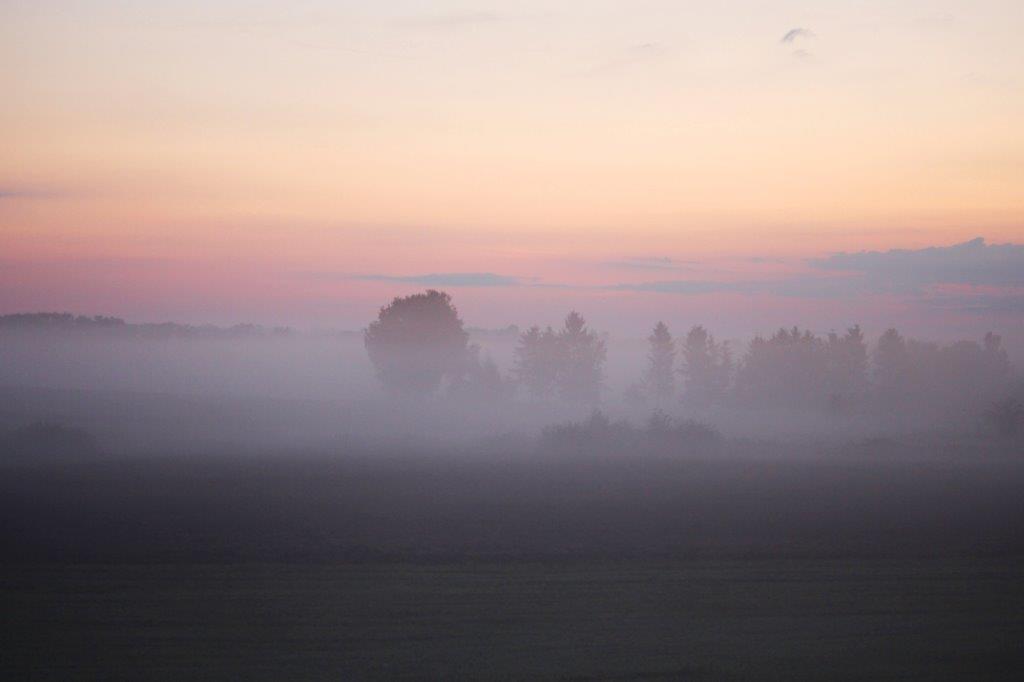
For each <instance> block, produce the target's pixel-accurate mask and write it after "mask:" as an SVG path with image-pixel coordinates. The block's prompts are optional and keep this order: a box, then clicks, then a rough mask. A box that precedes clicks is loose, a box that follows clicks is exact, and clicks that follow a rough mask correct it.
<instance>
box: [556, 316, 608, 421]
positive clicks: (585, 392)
mask: <svg viewBox="0 0 1024 682" xmlns="http://www.w3.org/2000/svg"><path fill="white" fill-rule="evenodd" d="M558 341H559V344H560V346H561V352H562V361H563V363H564V364H563V365H562V367H561V371H559V372H558V375H557V376H558V392H559V394H560V395H561V396H562V398H563V399H565V400H568V401H571V402H581V403H596V402H598V400H599V399H600V397H601V387H602V383H603V380H604V362H605V358H606V355H607V349H606V347H605V342H604V340H603V339H601V338H600V337H599V336H598V335H597V332H594V331H592V330H590V329H588V328H587V322H586V320H584V319H583V316H582V315H580V314H579V313H577V312H576V311H575V310H574V311H572V312H570V313H569V314H568V315H567V316H566V318H565V326H564V327H563V328H562V330H561V331H560V332H559V333H558Z"/></svg>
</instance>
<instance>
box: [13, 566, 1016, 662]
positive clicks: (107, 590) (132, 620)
mask: <svg viewBox="0 0 1024 682" xmlns="http://www.w3.org/2000/svg"><path fill="white" fill-rule="evenodd" d="M0 575H2V576H3V582H2V587H0V601H2V603H3V604H4V605H5V606H4V608H3V609H2V611H0V614H2V615H0V619H2V623H3V630H4V632H5V636H4V639H5V645H4V647H3V651H4V653H2V654H0V656H2V658H0V677H2V678H4V679H31V680H66V679H137V680H185V679H189V680H201V679H246V680H282V679H359V678H386V679H394V678H430V679H442V678H448V679H450V678H489V679H679V678H685V679H778V680H792V679H826V678H828V679H849V680H866V679H899V680H906V679H921V680H941V679H951V680H952V679H1017V678H1016V674H1017V673H1018V672H1019V670H1020V669H1021V666H1022V665H1024V645H1022V642H1024V616H1022V615H1021V614H1024V580H1022V579H1024V567H1022V566H1021V563H1020V561H1019V560H1016V559H1006V558H1003V559H987V560H986V559H974V560H966V559H915V560H868V561H865V560H860V561H853V560H845V561H839V560H755V561H710V560H691V561H675V562H655V561H647V562H642V561H632V562H596V561H590V562H569V563H566V562H560V563H547V564H537V563H519V562H513V563H505V564H497V563H481V564H467V563H463V564H444V565H439V564H387V565H380V564H364V565H323V564H319V565H281V564H235V565H225V564H207V565H196V564H190V565H97V564H93V565H56V564H49V565H35V566H29V565H22V566H7V567H4V568H3V569H0Z"/></svg>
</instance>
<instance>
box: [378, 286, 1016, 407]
mask: <svg viewBox="0 0 1024 682" xmlns="http://www.w3.org/2000/svg"><path fill="white" fill-rule="evenodd" d="M364 341H365V346H366V349H367V352H368V354H369V357H370V360H371V361H372V363H373V365H374V368H375V370H376V374H377V376H378V377H379V379H380V380H381V382H382V384H383V386H384V387H385V389H387V390H388V391H389V392H392V393H394V394H406V395H408V394H412V395H426V394H430V393H434V392H436V391H437V390H438V389H439V388H440V387H441V386H442V385H443V384H444V385H447V387H448V390H449V391H451V392H452V393H453V394H456V395H462V396H466V397H470V398H473V399H481V400H493V399H495V398H501V399H510V398H511V397H512V396H513V395H514V394H515V393H516V391H517V390H521V391H522V392H523V393H525V394H526V395H527V396H529V397H530V398H532V399H536V400H549V399H558V400H563V401H567V402H573V403H582V404H589V405H596V404H597V403H598V402H599V401H600V399H601V396H602V393H603V392H604V390H605V388H606V387H605V383H604V377H605V365H606V361H607V343H606V340H605V337H604V336H603V335H601V334H599V333H598V332H596V331H594V330H593V329H591V328H590V327H589V326H588V324H587V322H586V320H585V319H584V318H583V316H582V315H580V314H579V313H578V312H576V311H572V312H570V313H569V314H568V315H567V316H566V318H565V320H564V323H563V325H562V326H561V327H559V328H553V327H550V326H549V327H545V328H543V329H542V328H541V327H539V326H532V327H530V328H528V329H527V330H526V331H524V332H522V333H521V334H520V335H519V337H518V340H517V345H516V348H515V361H514V365H513V367H512V368H511V371H510V373H509V375H507V376H504V375H502V373H501V372H500V371H499V370H498V368H497V366H496V365H495V363H494V362H493V361H492V360H489V359H487V358H482V357H481V352H480V348H479V347H478V346H476V345H474V344H472V343H470V341H469V334H468V333H467V332H466V331H465V330H464V328H463V324H462V320H461V319H460V318H459V315H458V311H457V310H456V308H455V306H454V305H453V304H452V301H451V297H450V296H449V295H448V294H447V293H444V292H441V291H436V290H428V291H426V292H425V293H421V294H414V295H412V296H407V297H400V298H395V299H394V300H393V301H392V302H391V303H390V304H388V305H387V306H384V307H382V308H381V309H380V312H379V314H378V317H377V319H376V320H375V321H373V322H372V323H371V324H370V325H369V327H368V328H367V329H366V331H365V337H364ZM647 342H648V349H647V363H646V368H645V371H644V373H643V375H642V377H639V381H638V382H637V383H636V384H635V385H634V386H632V387H631V388H630V389H629V390H628V397H629V398H630V399H631V400H633V401H636V402H640V403H645V404H649V405H652V406H654V407H659V408H660V407H666V406H668V405H671V404H675V403H678V402H682V403H684V404H686V405H689V406H692V407H699V408H707V407H712V406H719V405H721V406H732V407H759V406H770V407H774V408H794V409H813V410H820V409H823V408H824V409H827V410H831V411H844V410H850V409H861V408H866V407H870V408H871V409H876V410H877V409H883V410H927V409H932V408H934V409H955V408H956V407H957V406H965V405H975V406H976V405H979V404H982V405H984V404H988V403H990V402H991V401H994V400H996V399H998V398H1001V397H1004V395H1005V394H1006V393H1007V391H1009V387H1010V384H1011V381H1012V378H1013V369H1012V367H1011V365H1010V361H1009V358H1008V356H1007V353H1006V350H1005V349H1004V348H1003V347H1002V341H1001V339H1000V337H999V336H998V335H996V334H992V333H988V334H986V335H985V336H984V338H983V339H982V340H981V341H980V342H978V341H958V342H956V343H953V344H949V345H940V344H936V343H932V342H926V341H918V340H914V339H907V338H905V337H904V336H903V335H901V334H900V333H899V332H898V331H897V330H896V329H889V330H887V331H886V332H885V333H884V334H882V336H881V337H880V339H879V340H878V342H877V344H876V345H875V347H874V349H869V348H868V344H867V342H866V340H865V337H864V333H863V331H862V330H861V328H860V327H859V326H857V325H854V326H851V327H850V328H849V329H847V330H846V331H845V332H844V333H841V334H840V333H835V332H832V333H829V334H827V335H824V336H820V335H817V334H814V333H812V332H811V331H809V330H806V329H803V330H802V329H799V328H798V327H792V328H788V329H787V328H780V329H779V330H778V331H776V332H775V333H773V334H772V335H770V336H757V337H755V338H754V339H753V340H751V341H750V343H749V344H748V345H747V347H746V349H745V352H744V353H743V354H742V355H741V356H737V355H736V354H735V352H734V350H733V348H732V347H731V345H730V344H729V342H727V341H720V340H718V339H716V338H715V336H714V335H713V334H712V333H711V332H710V331H709V330H708V329H706V328H705V327H704V326H702V325H695V326H693V327H691V328H690V329H689V330H688V331H687V332H686V334H685V335H683V336H682V337H681V338H676V337H674V336H673V335H672V332H671V330H670V329H669V327H668V326H667V325H666V324H665V323H664V322H658V323H657V324H656V325H655V326H654V328H653V329H652V331H651V333H650V335H649V337H648V339H647ZM1018 407H1019V404H1018ZM1014 409H1015V408H1012V406H1011V409H1010V412H1011V413H1012V412H1014ZM1022 419H1024V417H1022ZM1010 421H1013V418H1010Z"/></svg>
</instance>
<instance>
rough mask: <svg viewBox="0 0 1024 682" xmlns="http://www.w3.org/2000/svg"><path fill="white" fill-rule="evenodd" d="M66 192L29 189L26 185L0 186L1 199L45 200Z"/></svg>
mask: <svg viewBox="0 0 1024 682" xmlns="http://www.w3.org/2000/svg"><path fill="white" fill-rule="evenodd" d="M62 194H64V192H62V191H60V190H57V189H55V188H53V187H42V186H41V187H28V186H24V185H0V199H45V198H50V197H56V196H60V195H62Z"/></svg>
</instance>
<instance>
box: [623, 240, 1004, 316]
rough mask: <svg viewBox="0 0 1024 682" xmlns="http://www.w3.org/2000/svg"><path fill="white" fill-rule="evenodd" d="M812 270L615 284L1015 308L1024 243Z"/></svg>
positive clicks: (975, 243) (967, 245) (848, 259)
mask: <svg viewBox="0 0 1024 682" xmlns="http://www.w3.org/2000/svg"><path fill="white" fill-rule="evenodd" d="M807 265H808V266H810V267H811V268H812V271H810V272H800V273H795V274H791V275H789V276H785V277H781V278H773V279H747V280H731V281H715V280H662V281H652V282H640V283H627V284H615V285H611V286H609V287H608V288H610V289H614V290H619V291H647V292H659V293H671V294H683V295H699V294H710V293H737V294H746V295H772V296H794V297H800V298H843V297H854V296H871V295H879V294H890V295H898V296H911V297H915V298H917V299H919V300H920V301H921V302H922V303H926V304H928V305H935V306H938V305H947V306H948V307H958V308H960V309H963V310H975V311H978V310H990V311H1007V312H1008V311H1014V310H1018V309H1019V307H1020V305H1021V300H1022V298H1021V290H1024V244H986V243H985V240H984V239H982V238H980V237H979V238H977V239H972V240H970V241H967V242H963V243H961V244H954V245H952V246H932V247H928V248H924V249H892V250H890V251H860V252H855V253H846V252H841V253H836V254H833V255H831V256H828V257H826V258H819V259H811V260H809V261H807ZM965 285H969V286H975V287H987V288H988V290H987V291H985V292H981V293H979V292H974V293H956V294H949V293H948V292H947V291H945V290H948V289H949V288H950V287H954V288H955V287H961V288H962V287H963V286H965Z"/></svg>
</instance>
